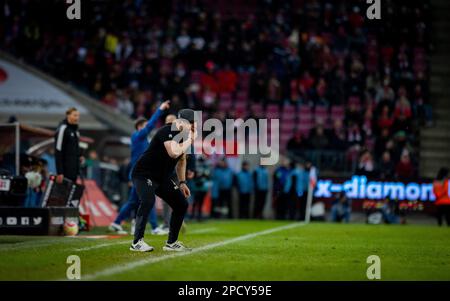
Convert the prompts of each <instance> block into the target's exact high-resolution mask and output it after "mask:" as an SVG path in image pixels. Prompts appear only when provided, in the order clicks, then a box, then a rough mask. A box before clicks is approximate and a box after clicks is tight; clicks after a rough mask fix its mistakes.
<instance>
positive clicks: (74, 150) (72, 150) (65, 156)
mask: <svg viewBox="0 0 450 301" xmlns="http://www.w3.org/2000/svg"><path fill="white" fill-rule="evenodd" d="M79 119H80V113H79V112H78V110H77V109H76V108H70V109H68V110H67V112H66V119H64V120H63V121H62V122H61V123H60V125H59V126H58V129H57V130H56V134H55V161H56V171H57V173H58V176H57V179H56V181H57V182H58V183H61V182H62V180H63V178H67V179H70V180H72V181H76V180H77V177H78V175H79V172H80V155H81V153H80V148H79V145H78V141H79V138H80V133H79V132H78V120H79Z"/></svg>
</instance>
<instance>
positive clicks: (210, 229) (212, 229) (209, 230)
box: [186, 228, 217, 235]
mask: <svg viewBox="0 0 450 301" xmlns="http://www.w3.org/2000/svg"><path fill="white" fill-rule="evenodd" d="M216 230H217V228H204V229H197V230H192V231H188V232H187V233H186V234H188V235H189V234H203V233H209V232H214V231H216Z"/></svg>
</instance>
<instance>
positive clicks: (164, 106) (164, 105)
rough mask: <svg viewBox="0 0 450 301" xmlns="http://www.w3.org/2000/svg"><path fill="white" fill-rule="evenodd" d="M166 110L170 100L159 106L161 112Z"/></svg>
mask: <svg viewBox="0 0 450 301" xmlns="http://www.w3.org/2000/svg"><path fill="white" fill-rule="evenodd" d="M168 108H170V100H166V101H165V102H163V103H162V104H161V105H160V106H159V109H160V110H161V111H164V110H167V109H168Z"/></svg>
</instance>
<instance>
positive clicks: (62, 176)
mask: <svg viewBox="0 0 450 301" xmlns="http://www.w3.org/2000/svg"><path fill="white" fill-rule="evenodd" d="M63 180H64V175H57V176H56V183H58V184H61V183H62V182H63Z"/></svg>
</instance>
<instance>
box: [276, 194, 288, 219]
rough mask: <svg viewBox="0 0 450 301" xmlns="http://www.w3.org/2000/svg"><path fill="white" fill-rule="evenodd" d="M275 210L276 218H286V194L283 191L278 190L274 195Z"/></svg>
mask: <svg viewBox="0 0 450 301" xmlns="http://www.w3.org/2000/svg"><path fill="white" fill-rule="evenodd" d="M275 198H276V200H275V201H276V203H275V212H276V218H277V219H286V212H287V201H288V195H287V194H286V193H284V192H279V193H278V194H277V195H276V196H275Z"/></svg>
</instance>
